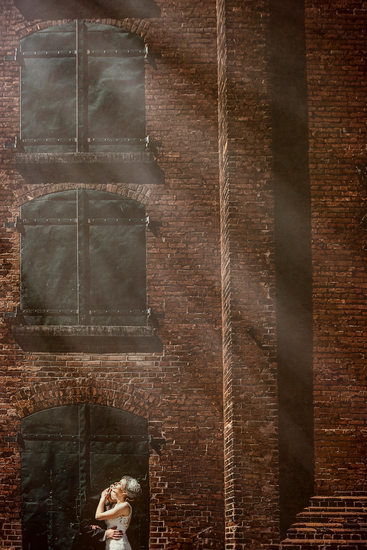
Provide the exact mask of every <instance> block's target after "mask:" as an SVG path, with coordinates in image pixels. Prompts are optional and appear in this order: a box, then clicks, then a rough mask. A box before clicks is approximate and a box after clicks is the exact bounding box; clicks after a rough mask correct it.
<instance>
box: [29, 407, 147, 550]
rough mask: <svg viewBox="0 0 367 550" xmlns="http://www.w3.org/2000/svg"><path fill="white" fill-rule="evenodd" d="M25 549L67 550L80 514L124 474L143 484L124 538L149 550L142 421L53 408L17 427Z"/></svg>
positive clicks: (108, 412) (110, 412)
mask: <svg viewBox="0 0 367 550" xmlns="http://www.w3.org/2000/svg"><path fill="white" fill-rule="evenodd" d="M21 438H22V443H23V445H22V525H23V548H24V550H70V548H71V544H72V540H73V537H74V535H75V533H76V532H77V530H78V522H79V520H80V518H81V516H82V513H83V510H84V511H85V509H86V507H88V508H89V509H90V510H91V511H92V510H94V507H95V506H96V505H97V503H98V498H99V495H100V492H101V491H102V490H103V489H104V488H105V487H107V486H108V485H109V484H110V483H111V482H113V481H116V480H118V479H120V478H121V476H122V475H124V474H129V475H132V476H134V477H136V478H137V479H138V480H139V481H140V482H141V484H142V487H143V497H142V498H141V500H140V501H139V502H138V503H136V504H135V505H134V515H133V519H132V522H131V525H130V527H129V532H128V536H129V539H130V540H131V542H132V544H133V545H134V546H133V547H134V548H136V549H139V550H140V549H147V548H148V537H149V486H148V479H149V476H148V467H149V439H148V431H147V421H146V419H144V418H142V417H140V416H137V415H135V414H132V413H129V412H126V411H122V410H120V409H115V408H112V407H105V406H101V405H94V404H76V405H67V406H60V407H54V408H51V409H46V410H43V411H40V412H37V413H34V414H32V415H30V416H28V417H26V418H24V419H23V420H22V425H21Z"/></svg>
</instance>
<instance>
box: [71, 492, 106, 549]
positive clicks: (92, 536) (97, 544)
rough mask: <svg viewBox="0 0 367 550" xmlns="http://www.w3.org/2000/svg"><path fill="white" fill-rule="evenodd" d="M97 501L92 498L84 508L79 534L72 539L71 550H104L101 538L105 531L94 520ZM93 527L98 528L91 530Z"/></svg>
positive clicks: (99, 523) (103, 542)
mask: <svg viewBox="0 0 367 550" xmlns="http://www.w3.org/2000/svg"><path fill="white" fill-rule="evenodd" d="M98 500H99V499H98V498H93V499H91V500H90V501H89V502H88V503H87V505H86V506H85V508H84V510H83V512H82V516H81V521H80V526H79V532H78V533H77V534H76V535H75V537H74V541H73V545H72V550H104V548H105V544H106V543H105V541H104V540H103V537H104V534H105V532H106V529H104V528H103V527H101V522H99V521H97V520H96V519H94V514H95V511H96V509H97V504H98ZM93 525H94V526H96V525H98V527H97V528H96V529H93V527H92V526H93Z"/></svg>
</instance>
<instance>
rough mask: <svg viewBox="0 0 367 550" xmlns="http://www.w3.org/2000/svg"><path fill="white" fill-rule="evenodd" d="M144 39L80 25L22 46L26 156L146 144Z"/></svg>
mask: <svg viewBox="0 0 367 550" xmlns="http://www.w3.org/2000/svg"><path fill="white" fill-rule="evenodd" d="M145 51H146V50H145V45H144V41H143V39H142V38H140V37H139V36H136V35H133V34H131V33H128V32H126V31H125V30H123V29H120V28H118V27H113V26H110V25H102V24H97V23H87V22H85V21H83V20H77V21H75V22H73V23H67V24H63V25H59V26H54V27H49V28H47V29H44V30H40V31H38V32H36V33H34V34H31V35H29V36H27V37H26V38H24V39H23V40H22V41H21V44H20V52H19V57H20V61H21V136H20V139H21V145H22V147H23V149H24V151H25V152H28V153H34V152H44V153H51V152H58V153H67V152H88V151H89V152H104V151H108V152H110V151H112V152H125V151H128V152H130V151H139V150H141V149H142V148H144V145H145V141H146V139H145V88H144V84H145V83H144V56H145Z"/></svg>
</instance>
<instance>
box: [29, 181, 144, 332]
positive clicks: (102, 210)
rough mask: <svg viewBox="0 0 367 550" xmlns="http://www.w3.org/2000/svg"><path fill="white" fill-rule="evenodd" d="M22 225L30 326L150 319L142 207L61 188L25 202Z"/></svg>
mask: <svg viewBox="0 0 367 550" xmlns="http://www.w3.org/2000/svg"><path fill="white" fill-rule="evenodd" d="M20 223H21V224H22V226H23V229H22V237H21V311H22V314H23V315H24V318H25V320H26V323H27V324H32V325H35V324H36V325H39V324H44V325H141V324H143V319H145V316H146V307H147V304H146V291H145V287H146V283H145V272H146V265H145V256H146V254H145V232H146V218H145V209H144V206H143V205H141V204H140V203H138V202H137V201H134V200H132V199H127V198H124V197H121V196H120V195H115V194H112V193H107V192H103V191H95V190H86V189H78V190H72V191H61V192H58V193H51V194H49V195H44V196H42V197H40V198H38V199H34V200H32V201H30V202H28V203H26V204H24V205H23V206H22V209H21V220H20Z"/></svg>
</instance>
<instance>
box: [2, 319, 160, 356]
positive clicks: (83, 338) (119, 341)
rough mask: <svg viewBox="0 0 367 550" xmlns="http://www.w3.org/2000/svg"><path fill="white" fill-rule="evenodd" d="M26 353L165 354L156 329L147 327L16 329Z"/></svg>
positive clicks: (34, 326)
mask: <svg viewBox="0 0 367 550" xmlns="http://www.w3.org/2000/svg"><path fill="white" fill-rule="evenodd" d="M12 330H13V335H14V338H15V340H16V342H17V343H18V344H19V346H20V347H21V348H22V349H23V350H24V351H32V352H52V353H130V352H147V353H154V352H159V351H162V343H161V341H160V340H159V338H158V336H157V334H156V329H154V328H153V327H148V326H123V327H120V326H89V325H88V326H84V325H77V326H61V325H60V326H59V325H14V326H13V328H12Z"/></svg>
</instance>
